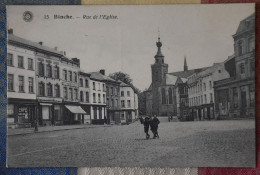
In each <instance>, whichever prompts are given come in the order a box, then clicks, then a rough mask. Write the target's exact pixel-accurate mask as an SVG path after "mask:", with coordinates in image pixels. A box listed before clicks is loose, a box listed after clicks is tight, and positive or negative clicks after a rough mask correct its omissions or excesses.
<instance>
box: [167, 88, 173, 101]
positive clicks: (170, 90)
mask: <svg viewBox="0 0 260 175" xmlns="http://www.w3.org/2000/svg"><path fill="white" fill-rule="evenodd" d="M168 94H169V104H172V88H169V90H168Z"/></svg>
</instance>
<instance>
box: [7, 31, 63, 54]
mask: <svg viewBox="0 0 260 175" xmlns="http://www.w3.org/2000/svg"><path fill="white" fill-rule="evenodd" d="M7 38H8V42H10V43H16V44H21V45H25V46H28V47H31V48H34V49H40V50H42V51H47V52H51V53H54V54H58V55H60V56H63V54H62V53H61V52H59V51H57V50H55V49H54V48H51V47H47V46H44V45H41V44H39V43H37V42H33V41H30V40H27V39H24V38H20V37H18V36H16V35H13V34H8V37H7Z"/></svg>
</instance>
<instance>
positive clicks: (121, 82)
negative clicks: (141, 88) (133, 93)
mask: <svg viewBox="0 0 260 175" xmlns="http://www.w3.org/2000/svg"><path fill="white" fill-rule="evenodd" d="M118 82H119V83H120V86H121V87H131V86H130V85H129V84H126V83H124V82H123V81H121V80H118Z"/></svg>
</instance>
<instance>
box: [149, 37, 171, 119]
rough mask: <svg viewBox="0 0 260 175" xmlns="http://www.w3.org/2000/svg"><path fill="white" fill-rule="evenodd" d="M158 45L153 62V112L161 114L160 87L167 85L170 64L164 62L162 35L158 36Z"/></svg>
mask: <svg viewBox="0 0 260 175" xmlns="http://www.w3.org/2000/svg"><path fill="white" fill-rule="evenodd" d="M156 46H157V48H158V50H157V53H156V55H155V56H154V58H155V63H154V64H152V66H151V68H152V96H153V100H152V101H153V105H152V108H153V109H152V111H153V114H157V115H158V114H159V103H160V101H161V100H160V99H159V87H160V86H162V85H165V83H166V78H165V76H166V74H167V73H168V64H165V63H164V56H163V54H162V51H161V47H162V43H161V41H160V37H159V38H158V42H156Z"/></svg>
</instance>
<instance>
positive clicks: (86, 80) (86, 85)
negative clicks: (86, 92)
mask: <svg viewBox="0 0 260 175" xmlns="http://www.w3.org/2000/svg"><path fill="white" fill-rule="evenodd" d="M85 87H86V88H88V79H85Z"/></svg>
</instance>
